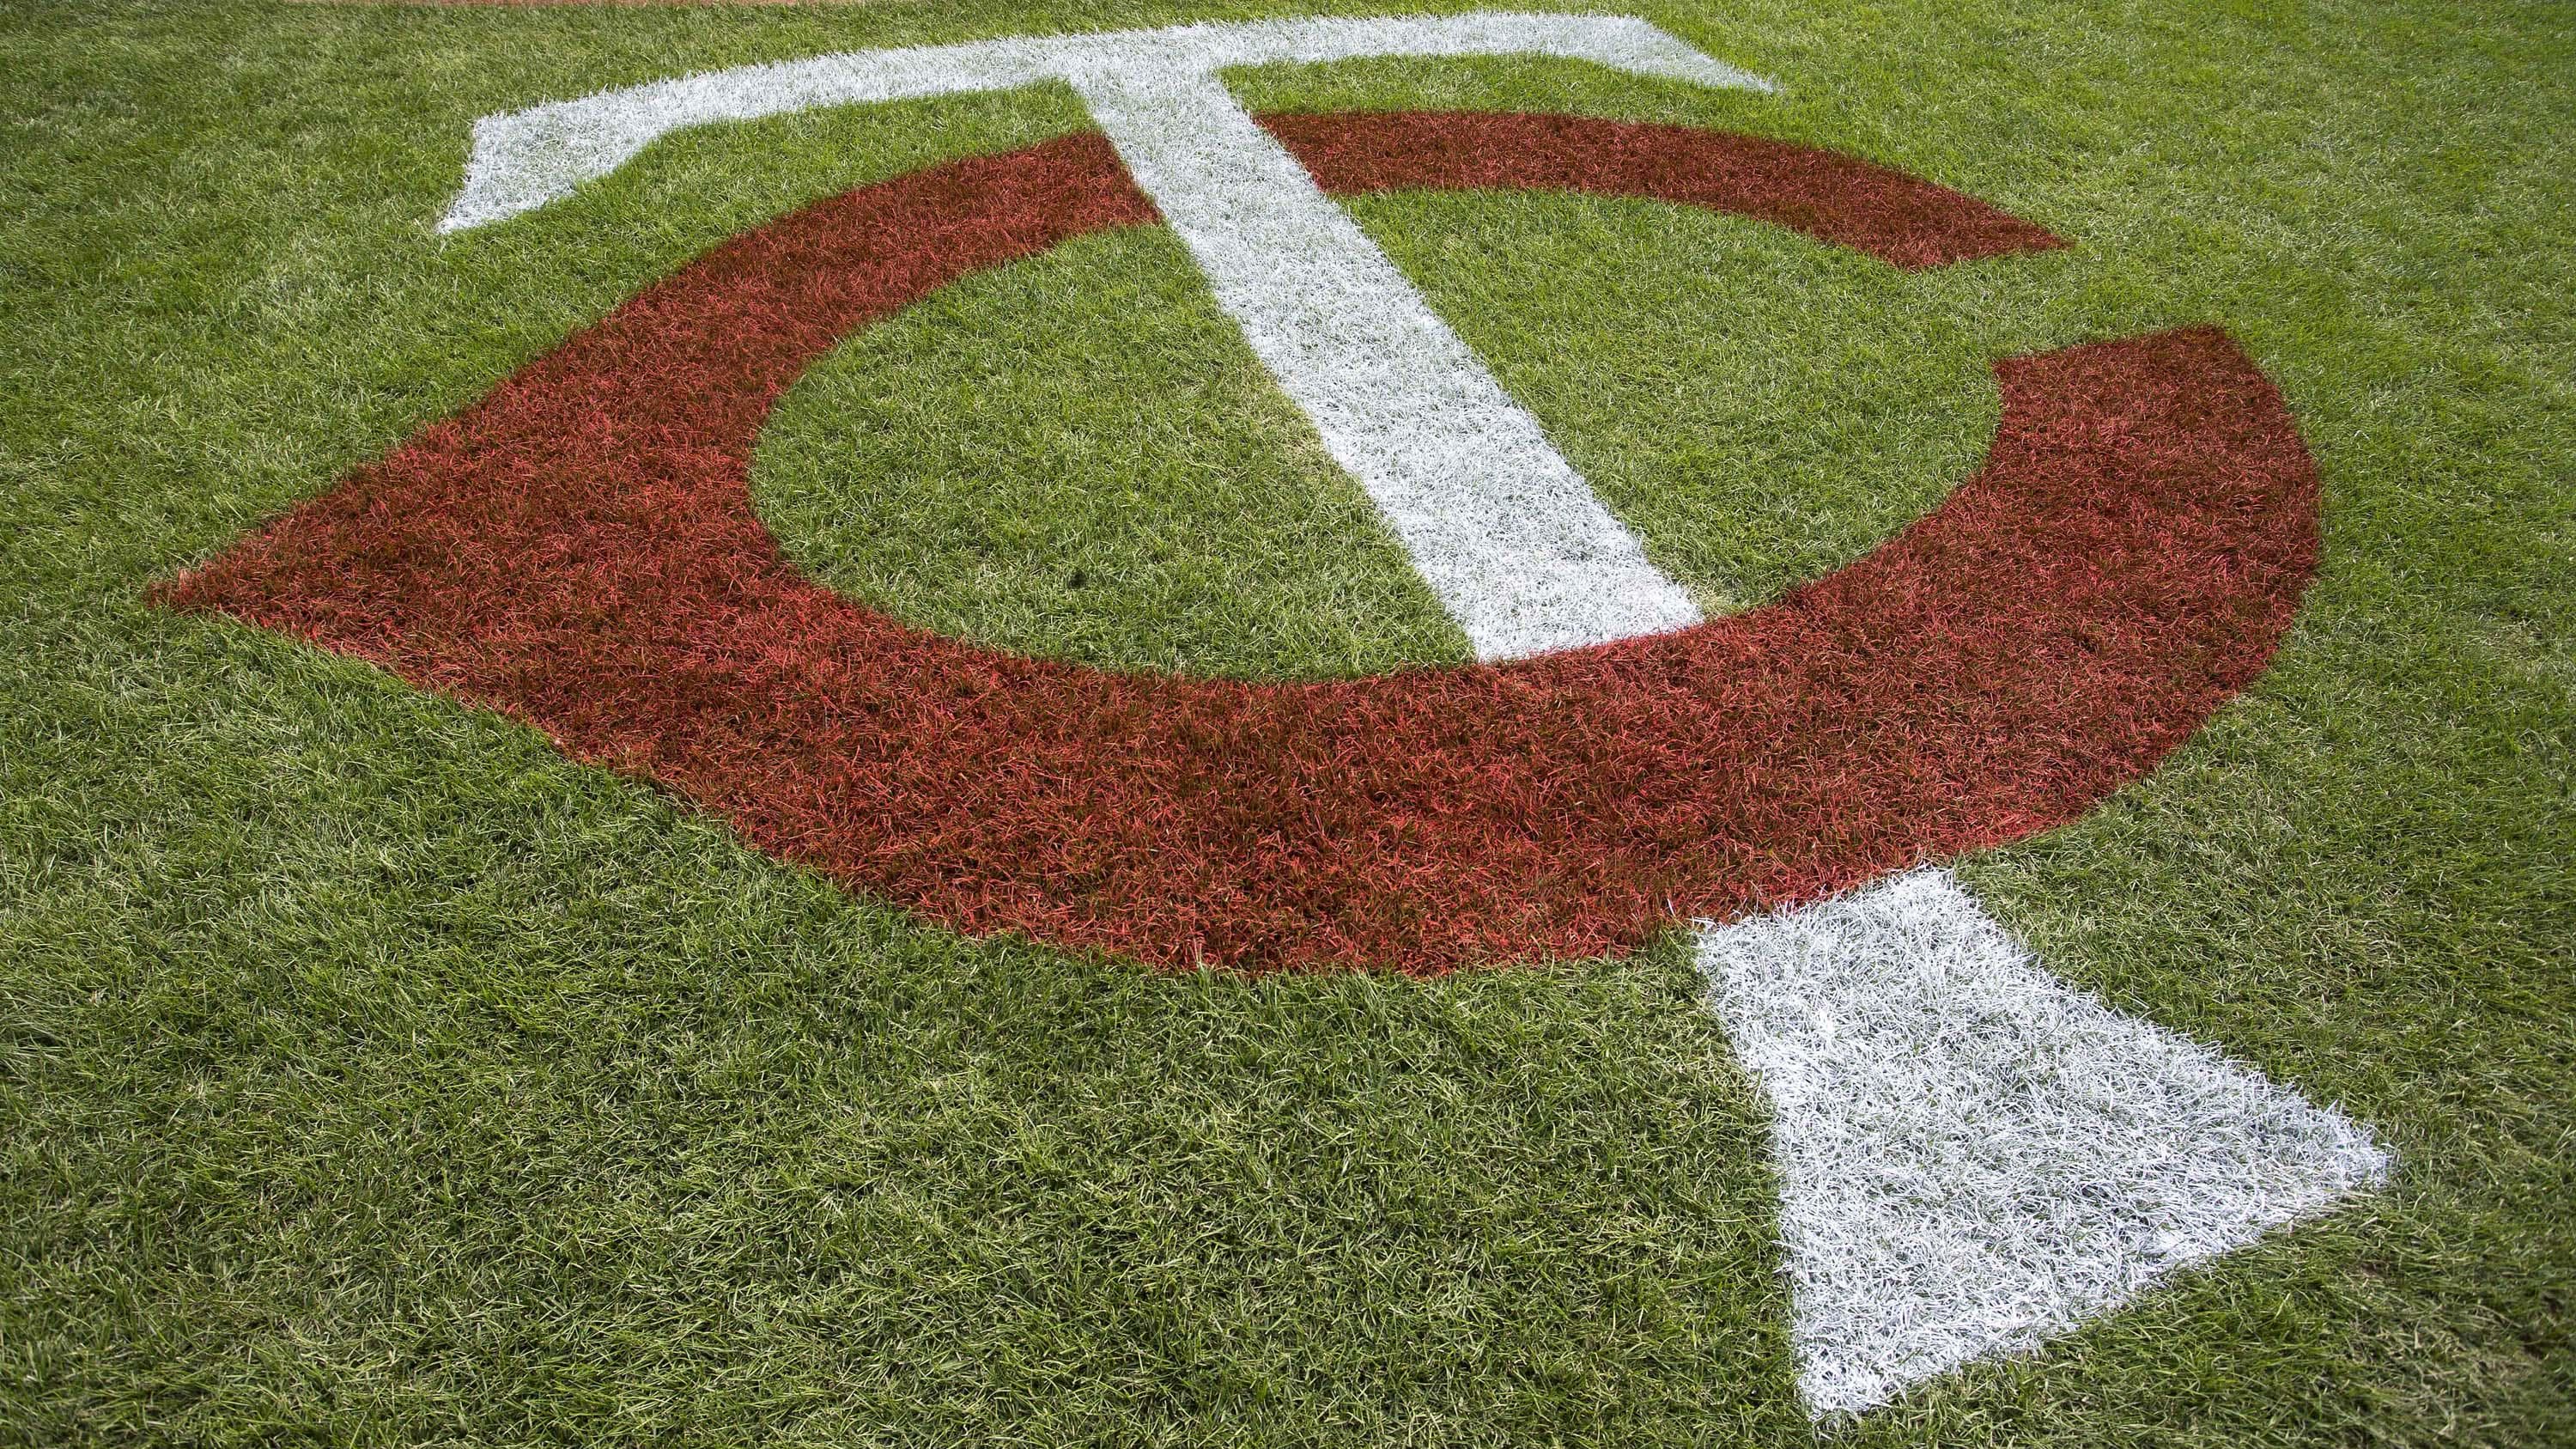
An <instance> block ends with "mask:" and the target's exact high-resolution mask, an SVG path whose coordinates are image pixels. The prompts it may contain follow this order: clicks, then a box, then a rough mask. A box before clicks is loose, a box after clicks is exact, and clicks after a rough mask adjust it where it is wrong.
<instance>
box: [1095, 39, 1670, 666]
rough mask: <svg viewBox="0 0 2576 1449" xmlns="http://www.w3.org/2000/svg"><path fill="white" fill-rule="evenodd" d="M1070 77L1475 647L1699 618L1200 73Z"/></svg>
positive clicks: (1538, 647)
mask: <svg viewBox="0 0 2576 1449" xmlns="http://www.w3.org/2000/svg"><path fill="white" fill-rule="evenodd" d="M1074 84H1075V87H1076V88H1077V89H1078V90H1079V91H1080V92H1081V93H1082V96H1083V99H1084V100H1085V101H1087V102H1089V103H1090V106H1091V112H1092V114H1093V115H1094V116H1096V117H1098V118H1099V121H1100V126H1101V129H1102V130H1104V131H1106V132H1107V133H1108V134H1109V138H1110V140H1111V141H1112V142H1113V143H1114V144H1115V145H1116V146H1117V147H1118V151H1119V154H1120V155H1121V156H1122V157H1124V158H1125V159H1126V162H1127V167H1128V170H1129V171H1131V172H1132V173H1134V175H1135V177H1136V181H1137V184H1138V185H1140V186H1141V187H1143V188H1144V190H1145V192H1146V193H1147V194H1148V195H1150V196H1152V197H1153V198H1154V200H1155V202H1156V204H1157V205H1158V206H1160V207H1161V209H1162V212H1163V217H1164V220H1166V221H1167V222H1169V223H1170V224H1171V226H1172V229H1173V231H1174V232H1175V233H1177V234H1178V235H1179V236H1180V238H1181V240H1182V242H1183V243H1184V244H1185V245H1187V246H1188V247H1189V249H1190V255H1191V256H1192V257H1193V258H1195V259H1196V260H1197V262H1198V264H1199V270H1200V271H1202V272H1204V273H1205V274H1206V275H1207V279H1208V282H1209V284H1210V285H1211V286H1213V287H1214V288H1215V290H1216V297H1217V301H1218V302H1219V304H1221V305H1222V306H1223V307H1224V308H1225V309H1226V311H1227V312H1229V313H1231V314H1233V317H1234V320H1235V321H1236V322H1237V323H1239V324H1241V325H1242V328H1243V335H1244V340H1245V341H1247V342H1249V343H1251V345H1252V350H1253V352H1254V353H1255V354H1256V355H1257V356H1259V357H1260V359H1261V360H1262V362H1263V363H1264V364H1266V365H1267V366H1268V367H1269V369H1270V372H1271V375H1272V376H1274V377H1276V378H1277V379H1278V380H1279V385H1280V386H1281V387H1282V388H1283V389H1285V390H1286V391H1287V393H1288V396H1289V397H1290V398H1292V399H1294V400H1295V401H1296V403H1297V405H1298V406H1299V407H1300V408H1303V409H1304V410H1305V413H1306V416H1307V417H1308V418H1309V419H1311V420H1312V421H1313V422H1314V424H1315V429H1316V431H1317V432H1318V433H1320V434H1321V435H1322V437H1323V441H1324V447H1325V449H1326V451H1328V452H1330V453H1331V454H1332V456H1333V459H1334V461H1335V462H1338V463H1340V464H1341V465H1342V466H1343V467H1344V468H1346V469H1348V470H1350V473H1351V475H1352V476H1353V477H1355V478H1357V479H1358V480H1359V482H1360V486H1362V487H1363V488H1365V489H1367V490H1368V495H1369V497H1370V498H1371V499H1373V500H1375V502H1376V504H1377V507H1378V511H1379V513H1380V514H1381V515H1382V516H1383V517H1384V518H1385V519H1386V521H1387V524H1388V526H1389V527H1390V528H1392V529H1393V530H1394V532H1395V535H1396V537H1397V538H1398V539H1400V540H1401V541H1402V542H1403V544H1404V547H1405V550H1406V551H1407V552H1408V553H1410V554H1411V555H1412V556H1413V565H1414V568H1415V569H1416V570H1418V571H1419V572H1420V573H1421V575H1422V579H1423V582H1424V583H1425V584H1427V585H1429V586H1430V589H1431V592H1432V593H1433V594H1434V595H1435V596H1437V597H1438V598H1439V600H1440V602H1441V605H1442V606H1443V607H1445V608H1446V609H1447V610H1448V611H1449V614H1450V617H1452V618H1454V619H1456V620H1457V621H1458V624H1459V627H1460V628H1462V629H1464V630H1465V631H1466V634H1467V638H1468V640H1469V642H1470V643H1472V644H1473V645H1474V646H1475V649H1476V656H1477V657H1478V658H1480V659H1488V660H1491V659H1512V658H1518V657H1520V656H1523V655H1529V654H1538V653H1544V652H1546V651H1548V650H1553V649H1568V648H1573V647H1576V646H1578V645H1584V644H1599V643H1605V642H1608V641H1610V640H1613V639H1624V638H1627V637H1629V636H1630V635H1635V634H1653V633H1661V632H1663V631H1665V630H1669V629H1678V628H1682V627H1684V626H1686V625H1690V624H1696V623H1698V622H1699V620H1700V613H1699V608H1698V606H1697V605H1696V604H1694V603H1693V602H1692V601H1691V597H1690V595H1688V594H1687V593H1684V592H1683V591H1682V588H1681V586H1680V585H1679V584H1676V583H1674V582H1673V581H1672V580H1671V579H1668V578H1666V577H1664V575H1663V574H1662V573H1660V572H1659V571H1657V570H1656V568H1655V567H1654V565H1652V564H1650V563H1648V562H1647V561H1646V553H1645V550H1644V549H1643V548H1642V547H1640V546H1639V545H1638V542H1637V540H1636V538H1635V537H1634V536H1633V535H1631V534H1630V533H1629V532H1628V530H1627V529H1626V528H1625V527H1623V526H1621V524H1620V522H1619V520H1618V519H1616V518H1613V517H1612V516H1611V515H1610V511H1609V510H1608V509H1606V508H1604V507H1602V506H1601V501H1600V500H1599V499H1598V498H1596V497H1595V496H1594V495H1593V492H1592V489H1591V488H1590V487H1589V486H1588V485H1586V484H1585V483H1584V481H1583V479H1582V477H1581V476H1580V475H1578V474H1577V473H1576V472H1575V471H1574V469H1573V468H1572V467H1571V466H1570V465H1569V464H1567V462H1566V461H1565V459H1564V458H1563V457H1561V456H1559V455H1558V453H1557V451H1556V448H1555V445H1554V444H1552V443H1550V442H1549V441H1548V437H1547V434H1546V433H1545V432H1544V431H1543V430H1541V428H1540V427H1539V423H1538V419H1536V418H1534V417H1531V416H1530V415H1529V413H1528V412H1527V411H1526V410H1524V409H1523V408H1522V407H1521V406H1520V405H1519V404H1518V403H1515V402H1514V401H1512V398H1511V395H1510V394H1509V393H1506V392H1505V391H1503V386H1502V384H1501V383H1499V382H1497V381H1496V380H1495V379H1494V376H1493V374H1491V373H1490V372H1488V371H1486V370H1485V366H1484V364H1483V363H1482V362H1481V361H1479V360H1478V359H1477V357H1476V355H1475V353H1474V352H1472V351H1470V350H1469V349H1468V347H1467V344H1466V343H1465V342H1463V341H1461V340H1459V338H1458V335H1457V334H1456V333H1454V332H1452V331H1450V330H1449V327H1448V324H1446V323H1444V322H1442V321H1441V320H1440V318H1439V317H1438V316H1437V315H1436V314H1434V313H1433V312H1432V310H1431V307H1430V304H1428V303H1427V302H1425V301H1424V300H1423V299H1422V296H1421V294H1420V293H1418V292H1416V291H1415V290H1414V289H1413V286H1412V284H1411V283H1409V282H1407V281H1406V280H1405V279H1404V275H1403V273H1401V272H1399V271H1397V270H1396V268H1395V264H1394V263H1393V262H1391V261H1389V260H1388V259H1387V257H1386V254H1385V253H1383V252H1381V251H1379V250H1378V249H1377V247H1376V245H1375V244H1373V243H1372V242H1370V241H1369V239H1368V238H1367V237H1366V236H1365V235H1363V234H1362V233H1361V231H1360V229H1359V227H1358V226H1357V225H1356V224H1355V223H1353V222H1352V221H1351V219H1350V217H1349V216H1348V215H1347V214H1345V213H1344V212H1343V211H1342V209H1341V208H1340V207H1338V206H1336V205H1334V204H1333V202H1332V199H1331V198H1329V197H1327V196H1325V195H1324V194H1323V192H1322V191H1320V190H1318V189H1317V188H1316V186H1315V183H1314V181H1313V180H1312V179H1311V178H1309V177H1308V176H1307V175H1306V172H1305V170H1304V169H1303V168H1302V167H1300V166H1299V165H1298V164H1297V162H1296V159H1295V158H1294V157H1292V156H1290V155H1289V154H1288V152H1287V151H1286V150H1285V149H1284V148H1282V147H1281V146H1280V145H1279V143H1278V142H1277V141H1275V140H1273V139H1271V137H1270V135H1269V133H1268V132H1266V131H1264V130H1262V129H1261V127H1260V126H1258V125H1257V124H1255V123H1254V122H1253V119H1252V117H1250V116H1249V115H1246V114H1245V113H1244V111H1243V109H1242V108H1241V107H1240V106H1238V105H1236V104H1235V102H1234V99H1233V98H1232V97H1231V96H1229V95H1227V94H1226V90H1225V87H1224V86H1223V85H1222V84H1221V83H1219V82H1218V81H1217V79H1216V78H1215V77H1214V76H1211V75H1205V74H1191V73H1188V72H1178V73H1172V72H1160V73H1143V72H1138V71H1136V70H1132V69H1129V70H1120V71H1116V72H1111V73H1108V74H1103V75H1082V76H1077V77H1076V78H1075V81H1074Z"/></svg>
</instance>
